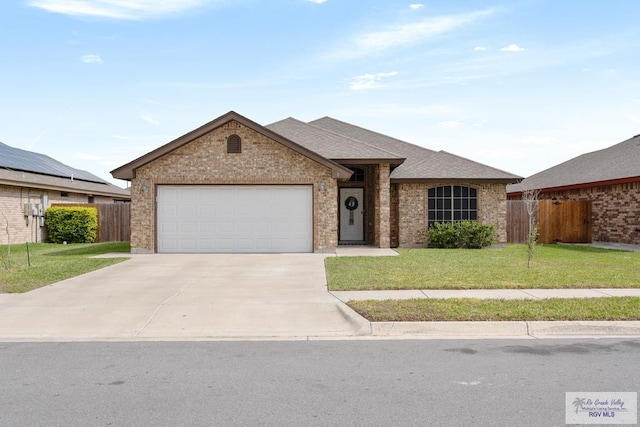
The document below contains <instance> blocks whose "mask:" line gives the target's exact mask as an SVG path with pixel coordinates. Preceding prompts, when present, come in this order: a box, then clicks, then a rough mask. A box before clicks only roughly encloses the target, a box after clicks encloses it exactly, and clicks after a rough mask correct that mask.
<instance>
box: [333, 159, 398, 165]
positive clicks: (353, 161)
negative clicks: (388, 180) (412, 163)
mask: <svg viewBox="0 0 640 427" xmlns="http://www.w3.org/2000/svg"><path fill="white" fill-rule="evenodd" d="M331 160H333V161H334V162H336V163H339V164H341V165H377V164H385V163H388V164H389V165H390V166H399V165H401V164H402V163H404V161H405V160H406V159H405V158H391V159H381V158H370V159H361V158H355V159H334V158H332V159H331Z"/></svg>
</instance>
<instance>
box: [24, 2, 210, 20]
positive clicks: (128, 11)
mask: <svg viewBox="0 0 640 427" xmlns="http://www.w3.org/2000/svg"><path fill="white" fill-rule="evenodd" d="M221 1H222V0H30V1H29V2H28V4H29V5H30V6H33V7H38V8H40V9H44V10H46V11H48V12H53V13H62V14H65V15H72V16H94V17H101V18H112V19H147V18H157V17H161V16H167V15H172V14H175V13H179V12H184V11H187V10H189V9H195V8H197V7H201V6H205V5H208V4H216V3H220V2H221Z"/></svg>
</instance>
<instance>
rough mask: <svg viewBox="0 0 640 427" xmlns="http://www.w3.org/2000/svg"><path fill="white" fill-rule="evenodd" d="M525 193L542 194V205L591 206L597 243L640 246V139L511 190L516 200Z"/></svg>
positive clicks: (588, 156) (552, 170)
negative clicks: (561, 202)
mask: <svg viewBox="0 0 640 427" xmlns="http://www.w3.org/2000/svg"><path fill="white" fill-rule="evenodd" d="M525 190H538V191H539V198H540V199H552V200H582V201H590V202H591V226H592V235H593V239H594V240H596V241H602V242H615V243H629V244H640V135H636V136H634V137H633V138H630V139H628V140H626V141H623V142H620V143H619V144H616V145H614V146H611V147H609V148H605V149H603V150H598V151H594V152H591V153H586V154H582V155H580V156H578V157H575V158H573V159H571V160H567V161H566V162H564V163H561V164H559V165H556V166H553V167H551V168H549V169H546V170H543V171H542V172H538V173H537V174H535V175H531V176H530V177H528V178H526V179H525V180H523V181H522V182H520V183H519V184H515V185H509V186H507V192H508V197H509V199H513V200H517V199H520V198H522V192H523V191H525Z"/></svg>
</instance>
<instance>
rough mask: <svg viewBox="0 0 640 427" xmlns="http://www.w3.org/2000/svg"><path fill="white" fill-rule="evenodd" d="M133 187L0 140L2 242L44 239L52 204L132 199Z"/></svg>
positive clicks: (0, 226) (0, 234) (125, 200)
mask: <svg viewBox="0 0 640 427" xmlns="http://www.w3.org/2000/svg"><path fill="white" fill-rule="evenodd" d="M130 199H131V196H130V192H129V190H125V189H122V188H120V187H118V186H116V185H113V184H111V183H109V182H107V181H105V180H103V179H101V178H99V177H97V176H95V175H93V174H91V173H89V172H86V171H83V170H80V169H75V168H72V167H70V166H67V165H65V164H63V163H61V162H59V161H57V160H54V159H52V158H51V157H49V156H46V155H44V154H39V153H34V152H31V151H26V150H21V149H19V148H14V147H10V146H8V145H6V144H3V143H0V244H7V242H9V241H11V242H12V243H25V242H41V241H43V237H44V236H46V231H45V230H44V212H45V211H46V210H47V208H48V207H50V206H51V205H52V204H54V203H56V204H60V203H68V204H79V203H114V202H128V201H129V200H130Z"/></svg>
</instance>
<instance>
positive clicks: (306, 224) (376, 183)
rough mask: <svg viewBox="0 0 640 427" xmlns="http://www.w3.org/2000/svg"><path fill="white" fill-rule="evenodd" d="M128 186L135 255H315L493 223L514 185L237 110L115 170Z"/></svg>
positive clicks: (333, 126)
mask: <svg viewBox="0 0 640 427" xmlns="http://www.w3.org/2000/svg"><path fill="white" fill-rule="evenodd" d="M111 173H112V175H113V176H114V177H115V178H118V179H125V180H130V181H131V182H132V184H131V196H132V206H131V247H132V251H133V252H139V253H145V252H147V253H149V252H313V251H317V252H322V251H328V250H331V249H334V248H335V247H336V246H338V245H339V244H368V245H374V246H377V247H382V248H388V247H396V246H413V245H417V244H421V243H422V240H421V237H420V231H421V230H424V229H426V228H427V226H428V224H429V223H430V222H435V221H453V220H461V219H470V220H478V221H480V222H483V223H486V224H494V225H496V228H497V237H498V240H499V241H501V242H504V241H506V231H505V230H506V184H508V183H513V182H518V181H519V180H520V179H521V178H520V177H518V176H516V175H513V174H510V173H508V172H504V171H501V170H498V169H494V168H492V167H489V166H485V165H482V164H479V163H476V162H473V161H471V160H467V159H464V158H462V157H459V156H455V155H453V154H449V153H446V152H443V151H439V152H436V151H432V150H428V149H425V148H422V147H418V146H416V145H413V144H409V143H407V142H404V141H400V140H398V139H395V138H391V137H388V136H385V135H382V134H379V133H376V132H372V131H370V130H366V129H363V128H360V127H357V126H354V125H350V124H348V123H344V122H341V121H338V120H335V119H331V118H328V117H325V118H322V119H319V120H315V121H313V122H310V123H304V122H301V121H298V120H295V119H291V118H290V119H286V120H282V121H280V122H277V123H273V124H271V125H268V126H262V125H259V124H257V123H255V122H253V121H251V120H249V119H247V118H246V117H243V116H241V115H239V114H237V113H235V112H233V111H231V112H229V113H227V114H225V115H223V116H221V117H219V118H217V119H215V120H213V121H211V122H209V123H207V124H205V125H204V126H202V127H200V128H198V129H195V130H193V131H192V132H190V133H188V134H186V135H184V136H182V137H180V138H178V139H176V140H174V141H172V142H169V143H168V144H166V145H164V146H162V147H160V148H158V149H156V150H154V151H152V152H150V153H148V154H146V155H144V156H142V157H140V158H138V159H136V160H134V161H132V162H130V163H128V164H126V165H124V166H121V167H120V168H118V169H115V170H114V171H112V172H111Z"/></svg>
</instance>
